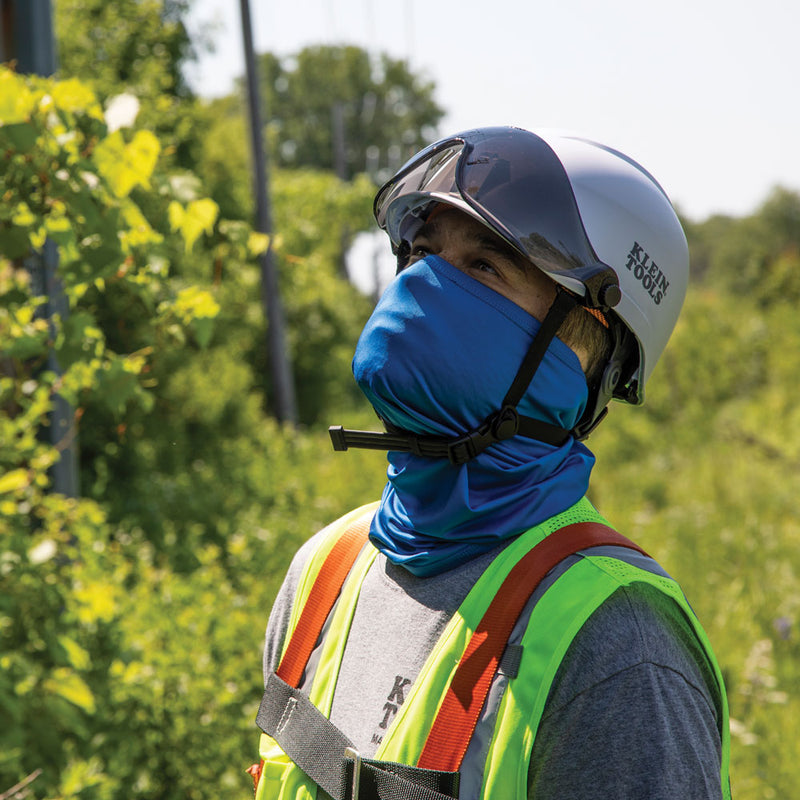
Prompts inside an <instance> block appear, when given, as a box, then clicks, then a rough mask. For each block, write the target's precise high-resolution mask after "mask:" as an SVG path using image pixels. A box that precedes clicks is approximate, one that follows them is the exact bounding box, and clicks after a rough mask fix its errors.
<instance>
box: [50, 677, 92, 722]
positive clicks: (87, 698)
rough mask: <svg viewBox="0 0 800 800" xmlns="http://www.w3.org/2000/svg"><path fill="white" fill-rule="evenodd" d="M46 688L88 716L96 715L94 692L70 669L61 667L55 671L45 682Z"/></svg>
mask: <svg viewBox="0 0 800 800" xmlns="http://www.w3.org/2000/svg"><path fill="white" fill-rule="evenodd" d="M44 688H45V689H46V690H47V691H49V692H50V693H52V694H56V695H58V696H59V697H63V698H64V699H65V700H68V701H69V702H70V703H72V704H73V705H75V706H77V707H78V708H80V709H82V710H83V711H85V712H86V713H87V714H94V711H95V702H94V695H93V694H92V690H91V689H90V688H89V687H88V686H87V685H86V682H85V681H84V680H83V679H82V678H80V677H79V676H78V675H76V674H75V673H74V672H73V671H72V670H71V669H70V668H69V667H59V668H58V669H55V670H53V672H52V674H51V675H50V677H49V678H48V679H47V680H46V681H45V682H44Z"/></svg>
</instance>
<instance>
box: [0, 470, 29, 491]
mask: <svg viewBox="0 0 800 800" xmlns="http://www.w3.org/2000/svg"><path fill="white" fill-rule="evenodd" d="M29 483H30V476H29V475H28V470H27V469H12V470H11V472H7V473H6V474H5V475H3V476H0V494H4V493H5V492H15V491H17V489H23V488H25V487H26V486H27V485H28V484H29Z"/></svg>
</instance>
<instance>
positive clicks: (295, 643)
mask: <svg viewBox="0 0 800 800" xmlns="http://www.w3.org/2000/svg"><path fill="white" fill-rule="evenodd" d="M370 521H371V517H369V516H368V517H362V518H361V519H359V520H357V521H356V522H354V523H353V524H352V525H351V526H350V527H349V528H348V529H347V530H346V531H345V532H344V533H343V534H342V535H341V536H340V537H339V539H338V540H337V541H336V544H334V546H333V548H332V549H331V551H330V553H328V555H327V557H326V558H325V561H324V562H323V564H322V567H321V568H320V571H319V573H318V574H317V577H316V579H315V580H314V585H313V586H312V587H311V591H310V592H309V594H308V599H307V600H306V603H305V605H304V606H303V610H302V612H301V613H300V619H299V620H298V621H297V625H296V627H295V629H294V631H293V633H292V636H291V639H290V640H289V644H288V646H287V648H286V652H285V653H284V654H283V658H282V659H281V663H280V665H279V666H278V669H277V670H276V673H277V675H278V677H279V678H281V679H282V680H284V681H286V683H288V684H289V685H290V686H293V687H294V688H295V689H296V688H298V684H299V683H300V679H301V678H302V677H303V671H304V670H305V668H306V664H308V659H309V658H310V657H311V653H312V651H313V650H314V646H315V645H316V643H317V640H318V639H319V635H320V632H321V631H322V626H323V625H324V624H325V620H326V619H327V618H328V614H330V612H331V609H332V608H333V604H334V603H335V602H336V598H337V597H338V596H339V592H340V591H341V589H342V586H343V584H344V581H345V578H347V575H348V573H349V572H350V568H351V567H352V566H353V564H354V563H355V560H356V558H357V557H358V554H359V553H360V552H361V548H362V547H363V546H364V544H366V541H367V535H368V533H369V525H370Z"/></svg>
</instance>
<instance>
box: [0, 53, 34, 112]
mask: <svg viewBox="0 0 800 800" xmlns="http://www.w3.org/2000/svg"><path fill="white" fill-rule="evenodd" d="M35 107H36V97H35V95H34V94H33V93H32V92H31V91H30V89H28V87H27V85H26V82H25V79H24V78H22V77H20V76H19V75H17V74H15V73H13V72H11V70H9V69H8V68H6V67H0V125H13V124H14V123H16V122H25V120H27V119H28V117H29V116H30V115H31V114H32V113H33V110H34V108H35Z"/></svg>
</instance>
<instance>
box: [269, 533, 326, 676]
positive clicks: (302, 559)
mask: <svg viewBox="0 0 800 800" xmlns="http://www.w3.org/2000/svg"><path fill="white" fill-rule="evenodd" d="M336 524H337V523H336V522H334V523H332V524H331V525H328V526H326V527H325V528H323V529H322V530H321V531H318V532H317V533H315V534H314V535H313V536H311V537H310V538H309V539H307V540H306V541H305V542H304V543H303V544H302V545H301V546H300V548H299V549H298V550H297V552H296V553H295V554H294V556H293V558H292V560H291V563H290V564H289V568H288V569H287V570H286V574H285V576H284V578H283V582H282V584H281V587H280V589H279V590H278V594H277V595H276V597H275V601H274V602H273V604H272V610H271V611H270V615H269V621H268V622H267V630H266V633H265V640H264V657H263V668H264V678H265V680H266V677H267V675H268V674H269V673H270V672H273V671H274V670H275V669H276V668H277V666H278V659H279V658H280V654H281V651H282V650H283V641H284V639H285V637H286V632H287V630H288V629H289V620H290V618H291V614H292V606H293V605H294V599H295V596H296V595H297V588H298V586H299V585H300V580H301V578H302V576H303V572H304V570H305V568H306V564H307V563H308V560H309V559H310V558H311V557H312V555H313V554H314V553H315V552H316V550H317V548H318V547H320V545H321V543H322V542H323V541H324V540H325V539H326V538H327V537H328V536H329V535H330V534H331V531H332V528H333V526H335V525H336Z"/></svg>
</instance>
